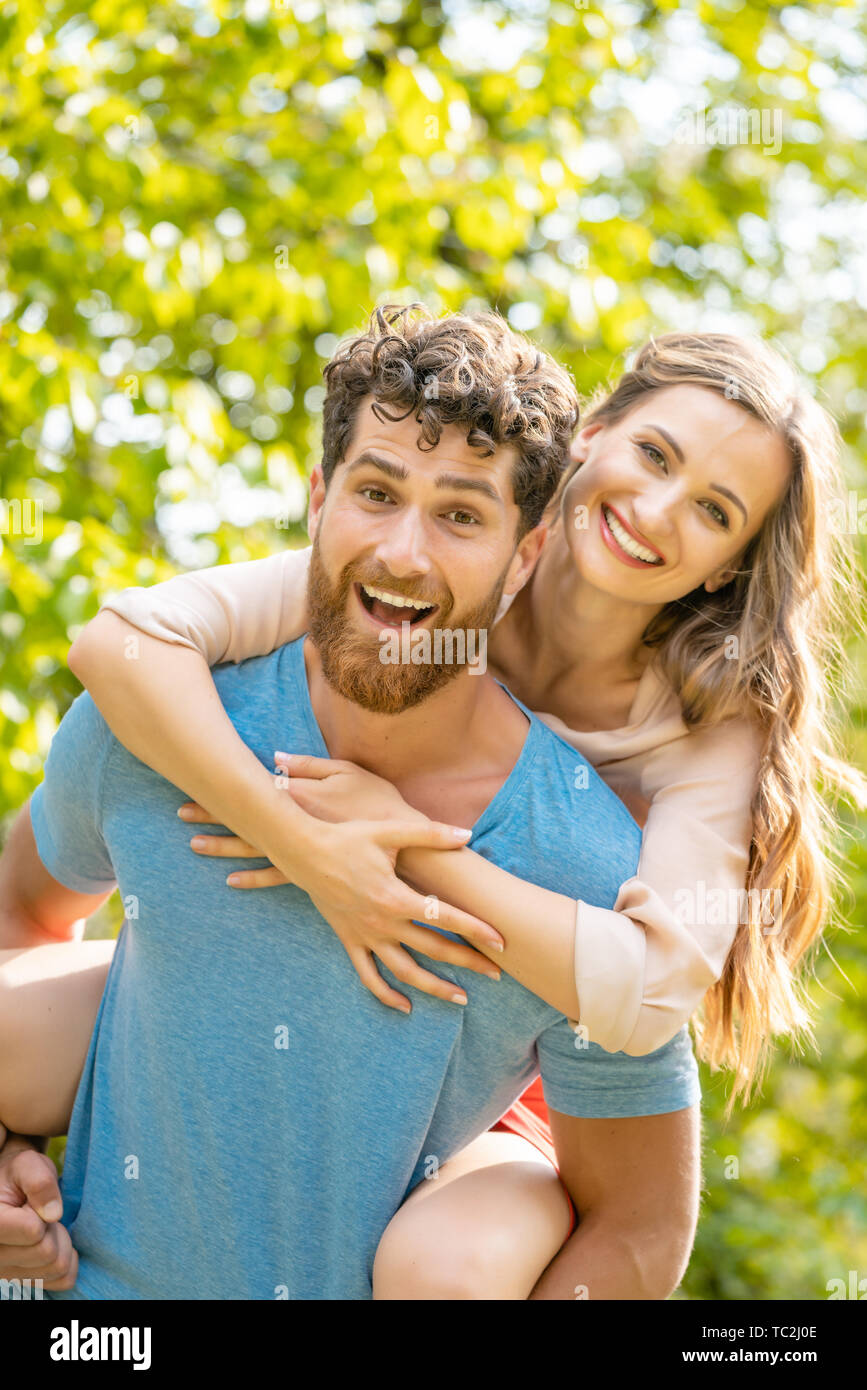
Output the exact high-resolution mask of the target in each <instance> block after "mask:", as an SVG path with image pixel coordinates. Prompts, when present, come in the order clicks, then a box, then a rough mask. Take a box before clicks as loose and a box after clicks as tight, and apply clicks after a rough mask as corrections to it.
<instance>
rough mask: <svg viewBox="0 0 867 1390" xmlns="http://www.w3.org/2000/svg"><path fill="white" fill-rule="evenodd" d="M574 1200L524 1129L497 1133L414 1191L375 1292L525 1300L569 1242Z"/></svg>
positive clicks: (382, 1246)
mask: <svg viewBox="0 0 867 1390" xmlns="http://www.w3.org/2000/svg"><path fill="white" fill-rule="evenodd" d="M571 1220H572V1212H571V1207H570V1203H569V1199H568V1197H567V1195H566V1193H565V1191H564V1189H563V1186H562V1184H561V1183H560V1179H559V1177H558V1176H557V1172H556V1170H555V1168H554V1167H553V1165H552V1164H551V1163H549V1162H548V1160H547V1158H545V1157H544V1155H543V1154H541V1153H540V1152H539V1150H538V1149H536V1148H534V1147H533V1145H532V1144H530V1143H529V1142H528V1141H527V1140H526V1139H522V1138H521V1137H520V1135H517V1134H507V1133H503V1132H502V1131H490V1130H489V1131H488V1132H487V1133H486V1134H482V1135H480V1136H479V1138H478V1139H475V1140H473V1142H472V1143H471V1144H468V1145H467V1147H466V1148H465V1149H462V1150H461V1152H460V1153H458V1154H456V1155H455V1156H454V1158H450V1159H449V1160H448V1161H447V1162H446V1163H444V1164H443V1165H442V1167H441V1168H440V1169H439V1171H438V1173H437V1176H436V1177H435V1178H427V1179H422V1181H421V1182H420V1183H419V1184H418V1185H417V1186H416V1187H415V1188H413V1190H412V1192H411V1193H410V1194H409V1196H408V1197H407V1198H406V1200H405V1201H404V1203H403V1205H402V1206H401V1207H400V1209H399V1210H398V1211H397V1212H396V1213H395V1215H394V1216H393V1217H392V1219H391V1221H390V1222H389V1224H388V1226H387V1227H386V1229H385V1231H384V1232H383V1235H382V1239H381V1241H380V1243H379V1248H378V1250H377V1252H376V1260H375V1262H374V1267H373V1296H374V1298H375V1299H525V1298H528V1297H529V1295H530V1293H531V1292H532V1289H533V1287H534V1285H535V1284H536V1282H537V1280H538V1278H539V1276H540V1274H541V1273H542V1272H543V1270H545V1269H546V1268H547V1266H548V1265H549V1264H550V1263H551V1260H552V1259H553V1258H554V1256H555V1255H556V1254H557V1251H558V1250H559V1249H560V1248H561V1246H562V1245H563V1242H564V1241H565V1239H566V1237H567V1235H568V1233H569V1228H570V1225H571Z"/></svg>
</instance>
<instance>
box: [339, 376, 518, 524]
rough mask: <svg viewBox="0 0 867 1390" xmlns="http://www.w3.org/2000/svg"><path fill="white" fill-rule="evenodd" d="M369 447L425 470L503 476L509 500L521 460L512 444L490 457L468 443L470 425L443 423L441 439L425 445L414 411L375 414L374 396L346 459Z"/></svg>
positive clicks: (360, 418)
mask: <svg viewBox="0 0 867 1390" xmlns="http://www.w3.org/2000/svg"><path fill="white" fill-rule="evenodd" d="M384 409H385V410H387V411H389V413H391V412H392V411H395V412H396V411H398V410H401V407H400V406H394V405H392V404H386V405H385V407H384ZM420 445H421V446H422V447H419V446H420ZM368 450H370V451H371V452H372V453H381V454H383V455H385V456H386V457H389V458H392V459H394V460H395V461H397V460H398V459H399V460H400V462H401V463H403V464H405V465H406V466H407V467H409V468H411V469H413V468H416V467H420V468H423V469H424V470H425V471H432V470H433V471H436V472H442V471H443V470H460V471H468V470H472V472H474V473H476V474H479V473H483V474H484V475H485V476H486V477H488V478H490V479H491V481H493V480H495V479H499V480H500V481H501V482H502V484H503V493H504V496H505V498H506V500H511V476H512V469H513V467H514V465H515V464H516V462H517V453H516V450H515V449H514V448H513V447H512V446H511V445H500V446H499V448H497V450H496V452H495V453H493V454H490V455H488V456H487V457H486V456H485V455H484V454H483V453H482V452H481V450H480V449H478V448H474V447H473V446H472V445H471V444H468V443H467V426H466V425H454V424H444V425H441V426H440V437H439V442H438V443H437V444H436V445H435V446H434V447H433V448H430V446H429V445H427V444H425V441H424V439H423V437H422V434H421V425H420V424H419V422H418V420H417V419H416V418H415V415H414V414H410V415H408V416H407V417H406V419H404V420H395V421H390V420H383V419H379V418H377V416H376V415H375V414H374V411H373V400H372V398H370V397H367V398H366V399H365V401H363V402H362V404H361V406H360V408H359V411H358V416H357V419H356V423H355V430H354V432H353V436H352V439H351V441H350V444H349V447H348V449H347V451H346V462H347V463H351V462H352V460H353V458H357V457H358V456H359V454H362V453H364V452H366V451H368Z"/></svg>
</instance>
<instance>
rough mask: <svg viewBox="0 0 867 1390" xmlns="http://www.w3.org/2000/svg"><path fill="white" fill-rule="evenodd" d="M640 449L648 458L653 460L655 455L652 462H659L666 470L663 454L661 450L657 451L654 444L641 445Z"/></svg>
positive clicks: (666, 465)
mask: <svg viewBox="0 0 867 1390" xmlns="http://www.w3.org/2000/svg"><path fill="white" fill-rule="evenodd" d="M641 448H642V449H643V450H644V452H645V453H646V454H647V455H648V456H649V457H650V458H653V455H654V454H655V455H656V458H655V459H653V462H654V463H656V462H657V460H659V461H661V462H662V463H663V464H665V467H666V470H667V469H668V464H667V463H666V459H665V454H664V453H663V452H662V450H661V449H657V447H656V445H655V444H642V445H641Z"/></svg>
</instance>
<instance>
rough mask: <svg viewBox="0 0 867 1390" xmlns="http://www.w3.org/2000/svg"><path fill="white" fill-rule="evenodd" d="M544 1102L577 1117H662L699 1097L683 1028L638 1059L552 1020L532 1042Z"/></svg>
mask: <svg viewBox="0 0 867 1390" xmlns="http://www.w3.org/2000/svg"><path fill="white" fill-rule="evenodd" d="M536 1047H537V1052H538V1057H539V1070H540V1072H541V1074H542V1088H543V1090H544V1092H545V1102H546V1104H547V1105H548V1106H549V1107H550V1108H551V1109H552V1110H559V1111H560V1112H561V1114H563V1115H577V1116H579V1117H580V1118H581V1119H586V1120H592V1119H623V1118H626V1117H628V1116H632V1115H667V1114H669V1113H670V1112H671V1111H673V1110H685V1109H687V1107H688V1106H690V1105H695V1104H696V1103H697V1102H698V1101H699V1100H700V1099H701V1088H700V1086H699V1079H698V1064H697V1063H696V1060H695V1055H694V1053H693V1050H692V1040H691V1038H690V1036H689V1030H688V1029H687V1028H686V1027H685V1026H684V1027H683V1028H681V1030H680V1032H679V1033H677V1034H676V1035H675V1036H674V1037H673V1038H672V1039H671V1041H670V1042H667V1043H666V1044H665V1046H664V1047H660V1048H658V1049H657V1051H656V1052H650V1053H648V1054H647V1055H646V1056H643V1057H628V1056H627V1055H626V1054H625V1053H623V1052H606V1051H605V1049H604V1048H602V1047H599V1046H598V1045H597V1044H596V1043H593V1042H589V1041H588V1040H587V1038H586V1036H585V1035H584V1034H583V1033H581V1032H578V1033H576V1032H574V1031H573V1029H572V1027H571V1026H570V1024H569V1023H568V1022H567V1021H566V1019H565V1018H560V1019H557V1020H556V1021H555V1022H554V1023H552V1024H551V1025H550V1026H549V1027H548V1028H546V1030H545V1032H544V1033H542V1034H541V1036H540V1037H539V1040H538V1042H537V1044H536Z"/></svg>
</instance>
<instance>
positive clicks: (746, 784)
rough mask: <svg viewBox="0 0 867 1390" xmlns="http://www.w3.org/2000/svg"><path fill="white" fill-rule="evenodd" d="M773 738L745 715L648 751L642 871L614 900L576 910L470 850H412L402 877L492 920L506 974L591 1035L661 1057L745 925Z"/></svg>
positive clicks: (402, 860) (633, 1052)
mask: <svg viewBox="0 0 867 1390" xmlns="http://www.w3.org/2000/svg"><path fill="white" fill-rule="evenodd" d="M762 743H763V738H762V735H761V732H760V731H759V730H758V729H757V728H756V727H755V726H754V725H753V724H751V723H748V722H747V721H745V720H737V721H729V723H727V724H724V725H720V726H717V727H716V728H709V729H702V730H698V731H695V732H693V733H690V734H689V735H687V736H686V737H684V738H683V739H679V740H676V741H674V742H672V743H668V744H664V745H662V746H661V747H660V748H658V749H655V750H654V751H653V752H652V753H650V754H649V755H648V758H647V760H646V762H645V764H644V768H643V773H642V778H641V794H642V796H643V797H644V798H646V799H647V801H649V810H648V813H647V820H646V824H645V827H644V834H643V838H642V846H641V855H640V859H639V863H638V870H637V873H636V875H635V876H634V877H633V878H630V879H627V880H626V882H625V883H623V884H622V885H621V887H620V890H619V893H618V895H617V899H616V901H615V903H614V906H613V908H611V909H608V908H600V907H596V906H593V905H591V904H588V903H585V902H581V901H579V902H578V903H577V915H576V904H575V903H574V902H572V900H571V899H568V898H563V897H562V896H561V895H559V894H556V893H546V891H545V890H543V889H539V888H534V887H533V886H532V885H530V884H526V883H523V882H522V881H521V880H520V879H516V878H515V877H514V876H513V875H512V874H509V873H506V872H505V870H502V869H498V868H497V867H496V866H495V865H493V864H490V863H488V862H487V861H486V860H483V859H481V858H480V856H478V855H476V854H474V852H473V851H472V850H471V849H466V848H465V849H462V850H460V851H459V852H458V853H457V854H451V855H438V854H436V853H434V852H431V851H427V850H421V849H409V850H406V851H403V852H402V853H401V855H400V856H399V859H398V872H400V873H402V874H404V875H405V876H406V877H407V879H408V881H409V882H411V883H412V884H413V885H414V886H415V887H417V888H418V889H419V891H421V892H424V893H427V894H438V893H442V894H443V895H445V896H446V897H447V898H448V901H449V902H452V903H455V904H456V905H457V906H459V907H462V908H464V909H465V910H466V911H468V912H473V913H477V914H480V915H483V916H484V917H485V920H486V921H488V922H490V923H491V925H492V926H494V927H496V928H497V929H498V930H499V931H500V932H501V933H502V935H503V937H504V938H505V941H506V949H505V951H504V952H503V953H502V954H501V955H499V956H498V957H497V959H498V960H500V961H501V963H502V965H503V967H504V969H506V970H508V972H509V973H510V974H511V975H514V976H515V978H516V979H518V980H520V982H521V983H522V984H524V985H526V987H527V988H528V989H530V990H532V991H533V993H534V994H538V995H540V996H541V997H542V998H543V999H545V1000H546V1001H547V1002H548V1003H551V1004H553V1005H554V1007H556V1008H559V1009H560V1010H561V1011H562V1012H563V1013H565V1014H566V1015H567V1017H568V1018H569V1019H570V1021H573V1022H574V1021H575V1020H580V1023H581V1026H582V1028H583V1029H585V1030H586V1036H587V1037H588V1039H589V1040H590V1041H591V1042H595V1043H598V1044H599V1046H601V1047H604V1048H605V1049H606V1051H608V1052H626V1053H628V1054H629V1055H630V1056H643V1055H646V1054H647V1053H649V1052H655V1051H656V1050H657V1048H660V1047H662V1046H663V1045H664V1044H665V1043H667V1042H669V1041H670V1039H671V1038H673V1037H674V1035H675V1034H676V1033H677V1032H678V1030H679V1029H680V1028H681V1027H682V1026H683V1024H684V1023H685V1022H687V1020H688V1019H689V1018H691V1016H692V1015H693V1013H694V1012H695V1010H696V1009H697V1008H698V1007H699V1005H700V1004H701V1001H702V999H703V997H704V995H705V993H706V991H707V990H708V989H709V988H710V986H711V985H712V984H714V983H715V981H716V980H718V979H719V978H720V976H721V974H722V971H723V968H724V966H725V962H726V958H727V956H728V953H729V951H730V949H731V946H732V942H733V941H734V938H735V935H736V933H737V930H738V926H739V924H740V922H741V921H744V920H746V918H745V915H744V914H745V911H746V892H745V885H746V877H747V869H748V866H749V852H750V845H751V841H752V816H751V803H752V797H753V794H754V791H755V786H756V779H757V774H758V767H759V761H760V757H761V749H762ZM762 906H764V905H762ZM768 907H769V908H772V907H773V904H769V905H768ZM570 924H571V935H570ZM776 926H777V929H778V927H779V924H776ZM764 929H765V930H766V931H767V932H768V933H770V932H772V931H773V930H774V929H775V924H774V923H773V922H771V921H769V922H768V924H767V926H766V927H765V928H764ZM567 963H568V965H567ZM573 966H574V968H573ZM567 968H568V970H569V978H568V979H567V977H566V974H565V970H566V969H567ZM567 991H568V992H567Z"/></svg>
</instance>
